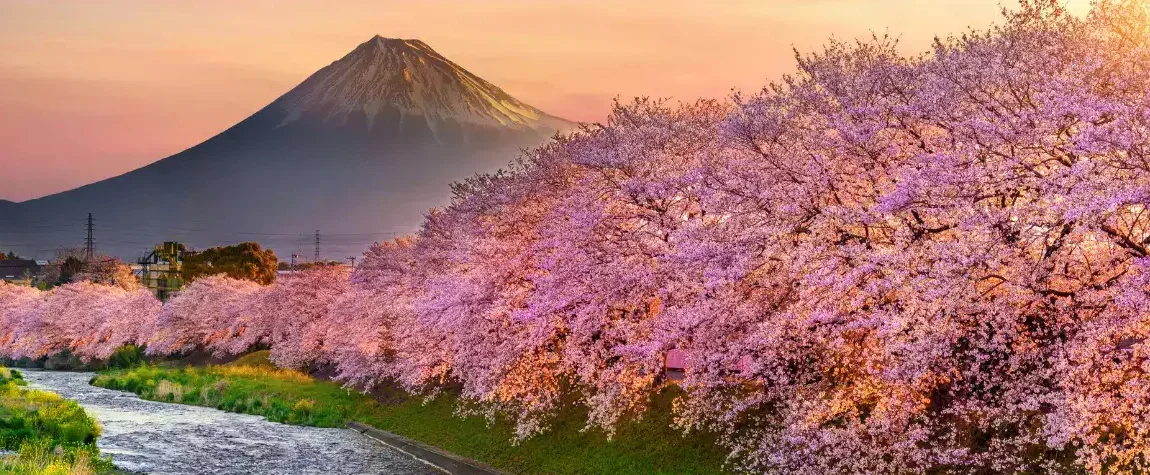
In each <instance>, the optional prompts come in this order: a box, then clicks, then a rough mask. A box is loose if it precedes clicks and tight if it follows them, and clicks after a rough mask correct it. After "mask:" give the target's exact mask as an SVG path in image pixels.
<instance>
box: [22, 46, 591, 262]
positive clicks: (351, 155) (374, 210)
mask: <svg viewBox="0 0 1150 475" xmlns="http://www.w3.org/2000/svg"><path fill="white" fill-rule="evenodd" d="M573 127H574V124H572V123H571V122H568V121H566V120H563V119H560V118H558V117H554V116H551V115H548V114H547V113H545V112H543V111H541V110H539V109H536V108H535V107H532V106H530V105H528V104H526V103H524V102H522V101H520V100H518V99H516V98H514V97H512V96H511V95H509V94H507V93H506V92H504V91H503V90H502V89H500V88H498V87H496V86H495V85H493V84H491V83H490V82H487V81H485V80H483V79H482V78H480V77H478V76H476V75H474V74H472V73H470V72H468V71H467V70H465V69H463V68H462V67H460V66H459V65H457V64H455V63H454V62H452V61H450V60H448V59H447V58H445V57H443V56H442V55H440V54H439V53H437V52H436V51H435V50H433V49H432V48H431V47H430V46H428V45H427V44H426V43H424V42H422V41H419V40H410V39H406V40H405V39H391V38H383V37H379V36H376V37H373V38H371V39H370V40H368V41H367V42H365V43H363V44H360V45H359V46H358V47H356V48H355V49H354V50H353V51H352V52H350V53H348V54H347V55H346V56H344V57H343V58H340V59H339V60H337V61H335V62H333V63H331V64H330V65H328V66H326V67H324V68H322V69H320V70H319V71H317V72H315V73H314V74H312V75H311V76H310V77H308V78H307V79H306V80H304V82H303V83H301V84H300V85H299V86H297V87H295V88H294V89H292V90H290V91H288V92H287V93H286V94H284V95H283V96H281V97H279V98H278V99H276V100H275V101H273V102H272V103H271V104H269V105H267V106H266V107H264V108H263V109H260V110H259V111H257V112H256V113H255V114H253V115H251V116H250V117H248V118H247V119H245V120H243V121H242V122H240V123H238V124H236V125H234V126H232V127H231V128H229V129H227V130H225V131H223V132H221V133H220V134H218V135H216V136H214V137H212V138H210V139H208V140H206V141H204V142H203V143H200V144H199V145H196V146H194V147H192V148H189V149H187V150H185V151H183V152H180V153H177V154H175V155H173V156H170V157H167V158H164V159H162V160H159V161H156V162H153V163H151V164H149V165H147V166H144V167H142V168H139V169H136V170H133V171H130V172H128V173H125V174H123V175H120V176H116V177H113V178H109V179H106V180H103V181H99V182H96V183H92V184H89V185H86V186H83V187H80V188H76V189H73V190H69V191H65V192H62V193H57V194H54V195H49V196H45V197H42V198H37V199H33V200H28V201H24V202H20V203H11V202H5V203H0V248H4V249H5V250H8V249H11V250H14V251H16V252H17V254H21V255H28V256H44V257H46V256H50V255H51V254H52V252H53V250H54V249H56V248H61V247H78V246H80V245H81V244H82V243H83V242H84V237H85V229H84V220H85V218H86V217H87V214H88V213H92V214H93V216H94V218H95V231H94V234H95V239H96V246H97V249H98V250H99V251H100V252H102V253H106V254H111V255H117V256H121V257H124V258H134V257H136V256H137V255H140V254H142V253H145V252H146V251H147V250H149V249H150V248H151V247H152V246H153V245H154V244H156V243H159V242H163V241H180V242H185V243H187V244H189V245H191V246H194V247H200V248H203V247H208V246H214V245H219V244H229V243H235V242H240V241H248V240H251V241H257V242H260V243H262V244H264V245H265V246H267V247H271V248H273V249H275V251H276V253H277V255H279V256H280V257H281V259H285V260H286V258H287V256H289V255H290V254H293V253H298V254H300V255H303V256H308V257H310V256H311V255H312V253H313V252H314V246H315V244H314V241H315V232H316V230H319V233H320V239H319V240H320V246H319V247H320V249H321V251H320V252H321V254H322V256H321V257H322V258H326V259H343V258H345V257H347V256H355V255H358V254H359V253H360V252H362V250H363V249H364V248H365V247H366V246H367V245H369V244H370V243H371V242H374V241H377V240H381V239H386V238H388V237H390V236H391V235H392V233H397V234H402V233H408V232H412V231H415V230H416V229H418V225H419V223H420V222H421V221H422V218H423V213H425V212H426V211H427V210H428V209H430V208H433V207H436V206H443V205H445V204H447V203H448V201H449V198H450V189H449V184H450V183H451V182H453V181H456V180H459V179H462V178H465V177H467V176H470V175H472V174H475V173H480V172H490V171H494V170H495V169H497V168H499V167H501V166H504V165H506V164H508V163H509V162H510V161H511V160H513V159H514V158H515V156H516V154H517V153H519V151H520V150H521V149H523V148H528V147H534V146H537V145H540V144H542V143H543V142H545V141H546V140H548V139H549V138H550V137H551V136H553V135H554V134H555V133H556V132H560V131H564V130H569V129H571V128H573Z"/></svg>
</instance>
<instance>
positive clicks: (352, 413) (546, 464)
mask: <svg viewBox="0 0 1150 475" xmlns="http://www.w3.org/2000/svg"><path fill="white" fill-rule="evenodd" d="M266 354H267V353H266V352H257V353H253V355H256V356H254V357H252V359H255V360H258V359H260V356H263V357H264V358H266ZM265 361H266V360H265ZM93 384H95V385H97V386H101V387H106V388H110V389H118V390H127V391H132V392H135V393H137V394H140V395H142V396H143V397H145V398H147V399H153V400H160V401H174V402H184V403H188V404H196V405H202V406H209V407H217V408H219V409H223V410H228V411H234V412H242V413H248V414H257V415H262V416H265V417H268V418H269V419H271V420H273V421H279V422H291V423H296V424H306V425H315V426H321V427H343V426H344V425H345V424H346V422H348V421H351V420H355V421H361V422H364V423H368V424H370V425H373V426H375V427H379V428H382V429H385V430H388V431H391V432H394V433H397V434H401V435H404V436H407V437H411V438H413V439H416V440H420V441H422V442H424V443H428V444H432V445H434V446H437V447H442V448H444V449H446V450H450V451H451V452H453V453H457V454H461V455H464V456H467V457H471V458H474V459H477V460H481V461H484V462H486V463H490V464H493V465H495V466H497V467H500V468H502V469H505V470H508V471H510V472H513V473H551V474H557V475H558V474H576V473H578V474H616V473H633V474H644V473H649V474H678V473H692V474H700V475H701V474H717V473H721V470H720V467H721V465H722V463H723V456H722V454H721V452H719V451H718V450H716V447H715V446H714V445H713V441H712V440H709V439H706V438H695V437H692V438H684V437H683V436H682V435H681V434H679V433H677V432H675V431H674V430H671V429H670V427H669V423H670V418H671V408H670V400H671V396H673V394H662V395H658V396H656V397H655V399H654V404H655V406H656V408H655V409H653V410H652V414H651V415H650V417H648V418H647V419H645V420H643V421H635V422H631V423H627V424H624V425H623V427H621V428H620V429H619V433H618V435H617V437H616V438H615V440H614V441H612V442H610V443H608V442H607V438H606V435H605V434H604V433H602V432H598V431H584V430H582V429H583V428H584V424H583V422H582V421H583V420H584V419H585V417H586V413H585V411H584V412H580V411H578V410H569V411H567V412H565V413H563V414H561V415H560V416H559V421H557V423H556V427H555V430H553V431H551V432H549V433H548V434H544V435H541V436H539V437H536V438H533V439H531V440H528V441H525V442H523V443H522V444H519V445H517V446H510V445H509V444H507V440H508V438H509V437H511V436H512V427H511V426H510V425H509V424H507V423H506V422H505V421H497V422H496V423H495V424H494V425H489V424H488V422H487V421H486V420H484V419H483V418H479V417H471V418H459V417H457V416H456V414H455V410H456V407H457V405H458V399H457V398H456V397H455V396H454V395H451V394H444V395H441V396H440V397H438V398H436V399H434V400H430V401H424V400H422V399H421V398H409V397H405V396H404V395H403V394H402V393H401V392H400V391H398V390H394V389H393V390H392V393H391V394H389V395H387V396H386V397H382V399H384V400H387V401H389V402H385V403H380V402H379V401H378V400H377V399H375V398H373V397H371V396H368V395H363V394H360V393H358V392H355V391H347V390H346V389H344V388H341V387H340V386H339V385H337V384H333V383H330V382H326V381H317V380H314V379H311V378H310V377H308V376H306V375H304V374H302V373H299V372H295V371H286V370H275V369H274V368H267V367H266V366H263V367H251V366H243V365H237V364H235V363H233V364H229V365H227V366H216V367H207V368H185V369H172V368H157V367H141V368H136V369H132V370H127V371H111V372H105V373H102V374H100V375H98V376H96V377H95V378H94V379H93ZM177 395H178V398H177Z"/></svg>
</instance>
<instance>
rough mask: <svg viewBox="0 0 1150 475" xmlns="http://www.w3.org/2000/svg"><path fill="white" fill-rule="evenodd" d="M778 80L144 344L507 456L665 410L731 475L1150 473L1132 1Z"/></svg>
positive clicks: (0, 304) (1140, 58) (90, 316)
mask: <svg viewBox="0 0 1150 475" xmlns="http://www.w3.org/2000/svg"><path fill="white" fill-rule="evenodd" d="M798 66H799V67H798V72H797V73H796V74H794V75H792V76H788V77H785V78H784V80H783V81H782V82H780V83H776V84H771V85H768V86H767V87H766V88H764V89H763V90H762V91H759V92H757V93H754V94H749V95H743V94H735V95H734V96H733V97H732V98H731V99H730V100H729V101H707V100H704V101H699V102H696V103H691V104H684V105H678V106H673V105H669V104H668V103H666V102H663V101H653V100H645V99H640V100H637V101H635V102H633V103H629V104H617V105H616V107H615V109H614V111H613V113H612V115H611V116H610V118H609V119H608V121H607V122H606V123H604V124H599V125H597V126H594V127H591V126H588V127H585V128H584V130H582V131H581V132H579V133H576V134H573V135H570V136H560V137H556V139H555V140H554V141H552V142H551V143H550V144H548V145H546V146H544V147H542V148H540V149H537V150H534V151H531V152H529V153H526V154H525V155H524V156H523V157H522V158H521V159H520V160H519V161H517V162H516V163H514V164H513V165H512V166H511V167H510V169H509V170H506V171H503V172H499V173H496V174H492V175H481V176H476V177H473V178H471V179H469V180H467V181H465V182H462V183H459V184H457V185H455V186H454V188H453V192H454V197H453V200H452V202H451V204H450V205H449V206H447V207H446V208H444V209H438V210H434V211H432V212H431V213H429V214H428V216H427V219H426V221H425V223H424V225H423V227H422V228H421V230H420V231H419V232H418V233H417V234H416V235H414V236H410V237H405V238H401V239H397V240H394V241H389V242H384V243H377V244H376V245H374V246H372V247H371V248H370V249H369V250H368V252H367V253H366V254H365V255H364V258H363V259H362V260H361V263H360V265H359V266H358V267H356V269H355V271H354V272H353V273H352V274H351V276H350V279H345V277H346V271H345V270H341V269H337V268H324V269H312V270H309V271H307V272H303V273H298V274H297V275H294V276H293V277H292V278H290V279H284V282H276V283H275V284H273V285H272V286H269V287H268V288H266V289H264V290H260V291H258V292H252V293H251V294H250V298H246V299H245V298H240V299H239V301H238V302H236V303H235V305H236V308H242V309H245V310H243V311H233V310H232V308H233V307H232V306H231V304H228V305H226V306H218V305H216V306H213V305H215V304H214V303H212V304H209V303H208V302H207V301H205V302H204V303H202V304H197V305H203V308H204V309H205V310H208V309H211V311H210V312H209V314H210V315H212V316H211V317H210V318H209V319H208V325H209V326H210V327H207V328H204V327H199V326H196V325H175V326H170V327H169V326H167V324H165V325H162V326H161V328H159V329H157V330H156V331H155V332H153V334H162V332H164V331H173V332H175V333H176V337H175V338H174V339H173V340H172V341H178V342H187V343H179V345H184V344H188V345H202V346H205V347H207V348H220V349H223V351H226V352H229V353H236V352H239V351H243V350H245V349H247V348H251V347H253V346H257V345H269V346H270V348H271V359H272V361H273V362H275V363H277V364H279V365H282V366H286V367H289V368H302V367H314V368H323V369H328V368H332V369H334V372H335V374H336V377H337V378H338V379H339V380H340V381H342V382H344V383H345V384H347V385H349V386H351V387H357V388H363V389H367V390H371V389H374V388H377V387H380V385H381V384H383V385H386V384H388V383H393V382H394V383H397V384H399V385H401V386H402V387H403V388H404V389H405V390H407V391H409V392H411V393H414V394H419V395H428V396H434V395H437V394H441V393H450V394H452V395H453V396H456V397H457V398H458V401H459V403H460V405H459V411H460V413H461V414H464V415H480V416H483V418H484V419H486V420H489V421H509V424H510V426H511V427H513V439H514V441H515V442H516V443H520V444H527V443H530V441H531V440H532V438H533V437H542V436H543V435H541V434H546V433H547V431H548V429H554V428H555V427H556V425H557V424H558V423H559V421H560V420H561V414H564V413H565V411H568V410H570V409H571V408H574V407H583V408H586V412H585V414H584V421H583V422H584V423H585V424H586V425H587V426H588V427H589V428H590V430H596V431H602V432H603V433H605V434H607V435H608V436H610V435H614V434H617V433H619V432H618V431H620V430H621V428H622V427H623V426H624V425H625V424H626V423H627V421H631V420H634V419H636V418H638V417H643V416H644V415H649V414H650V410H651V407H652V406H651V401H652V395H654V394H661V393H663V391H666V390H667V388H668V386H671V385H673V386H678V387H680V388H681V390H682V392H681V393H680V394H678V395H677V396H675V397H674V401H673V407H674V415H675V417H674V425H675V427H676V429H678V430H681V431H684V432H689V433H694V432H702V433H717V434H719V439H720V443H721V444H722V445H723V446H724V447H726V449H727V450H729V453H730V456H731V460H732V461H733V463H734V464H735V465H736V466H737V467H738V468H741V469H745V470H746V471H749V472H766V473H780V474H792V473H795V474H822V473H839V474H863V473H884V474H917V473H971V474H980V473H1008V474H1033V473H1098V474H1101V473H1106V474H1115V475H1123V474H1138V473H1146V472H1147V471H1150V466H1148V464H1150V418H1147V417H1145V414H1147V413H1148V412H1150V372H1148V369H1150V365H1148V364H1147V362H1148V360H1150V342H1148V338H1150V313H1148V311H1147V309H1150V3H1148V2H1147V1H1146V0H1101V1H1099V2H1096V5H1095V6H1094V8H1093V11H1092V13H1091V14H1090V16H1089V17H1088V18H1077V17H1074V16H1071V15H1068V14H1067V13H1066V12H1065V11H1064V10H1063V8H1061V7H1060V6H1059V4H1058V2H1056V1H1054V0H1029V1H1023V2H1022V3H1021V6H1020V8H1019V9H1018V10H1016V11H1012V12H1009V11H1008V12H1007V13H1006V18H1005V23H1004V24H1003V25H1001V26H997V27H993V28H990V29H988V30H986V31H971V32H968V33H966V34H964V35H962V36H954V37H948V38H944V39H939V40H938V41H937V42H936V44H935V45H934V48H933V50H932V51H931V52H930V53H927V54H923V55H920V56H916V57H909V58H908V57H904V56H902V55H900V54H899V48H898V45H897V42H896V41H894V40H892V39H890V38H887V37H875V38H872V39H871V40H868V41H860V42H856V43H850V44H848V43H843V42H839V41H833V42H831V43H830V44H829V45H828V46H827V47H826V48H825V49H824V50H823V51H821V52H818V53H814V54H809V55H801V54H800V55H798ZM221 285H222V286H225V287H226V286H232V285H235V284H221ZM231 291H232V290H228V292H231ZM225 293H226V292H225ZM38 295H39V294H36V293H35V292H34V291H28V290H16V291H14V290H11V289H6V288H4V287H0V323H4V326H3V327H0V343H2V342H4V341H8V342H11V343H10V345H9V347H12V348H15V349H17V351H19V352H22V353H31V354H39V353H48V352H53V351H63V350H65V349H68V348H72V347H77V348H84V347H85V345H84V343H85V342H87V341H88V340H87V339H86V337H85V335H91V334H92V333H91V332H90V331H89V328H94V326H93V323H92V322H93V321H101V322H102V321H105V320H107V317H104V316H102V315H105V313H101V312H100V311H94V310H93V309H98V308H103V304H101V302H107V301H114V299H112V300H108V297H107V296H106V294H105V293H104V292H103V291H97V290H95V289H91V288H85V287H79V286H77V287H71V288H68V289H63V288H61V289H57V290H53V291H52V292H49V293H47V294H46V295H47V298H44V297H41V296H38ZM84 302H89V303H84ZM90 302H95V303H96V304H91V303H90ZM193 307H195V306H193ZM248 309H250V310H248ZM173 311H175V309H173ZM181 311H183V312H184V314H185V315H195V314H196V310H195V309H194V308H193V309H185V310H181ZM60 315H68V317H61V316H60ZM183 320H186V318H184V319H179V318H177V319H174V320H173V321H183ZM9 322H11V323H9ZM85 325H86V326H85ZM9 329H12V330H9ZM217 332H218V335H219V339H218V340H217V339H216V337H215V336H209V337H207V338H205V337H204V335H216V334H217ZM42 335H46V336H42ZM135 337H136V340H135V341H136V342H137V343H138V342H140V341H141V340H142V339H146V338H145V336H143V335H135ZM115 340H116V341H125V342H128V341H133V340H131V339H130V337H129V336H125V337H124V338H118V339H115ZM179 345H177V347H178V346H179ZM672 351H675V353H674V354H675V355H676V356H675V358H674V359H675V360H676V361H681V362H682V363H683V364H684V365H685V368H684V370H683V373H684V376H683V379H682V380H681V381H672V380H671V378H670V374H668V372H667V371H665V366H666V360H667V359H668V355H669V354H671V352H672ZM176 383H179V384H181V385H183V384H184V383H182V382H178V381H176ZM181 388H184V386H181ZM167 389H169V391H168V392H169V393H171V394H175V389H176V388H175V387H171V388H167ZM182 390H183V391H184V392H183V394H184V395H187V394H189V393H188V392H187V391H186V388H184V389H182ZM173 397H174V396H173Z"/></svg>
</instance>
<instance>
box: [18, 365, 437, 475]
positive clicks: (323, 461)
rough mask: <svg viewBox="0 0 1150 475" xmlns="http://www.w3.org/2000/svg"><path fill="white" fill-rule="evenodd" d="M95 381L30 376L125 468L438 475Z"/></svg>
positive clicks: (331, 432) (324, 438)
mask: <svg viewBox="0 0 1150 475" xmlns="http://www.w3.org/2000/svg"><path fill="white" fill-rule="evenodd" d="M92 376H93V374H92V373H68V372H55V371H24V379H25V380H27V381H28V383H29V384H28V385H29V386H30V387H33V388H36V389H43V390H46V391H52V392H54V393H57V394H60V395H61V396H64V397H66V398H68V399H73V400H75V401H77V402H79V403H80V405H82V406H84V409H85V410H87V411H88V413H89V414H91V415H92V416H93V417H95V418H96V419H97V420H99V421H100V424H101V425H102V426H103V428H104V431H103V435H102V436H101V437H100V440H99V446H100V451H101V452H102V453H103V454H104V455H111V456H112V461H113V462H114V463H115V464H116V466H117V467H120V468H122V469H124V470H129V471H133V472H141V473H149V474H157V475H168V474H171V475H198V474H205V475H206V474H212V475H233V474H234V475H241V474H243V475H249V474H283V475H289V474H291V475H305V474H306V475H310V474H315V475H321V474H322V475H335V474H349V475H350V474H397V475H408V474H411V475H424V474H428V475H430V474H438V473H440V472H438V471H435V470H433V469H431V468H430V467H428V466H427V465H424V464H423V463H421V462H419V461H417V460H415V459H413V458H411V457H409V456H407V455H406V454H403V453H401V452H398V451H395V450H392V449H390V448H387V447H385V446H382V445H380V444H378V443H376V442H374V441H372V440H370V439H368V438H366V437H364V436H362V435H360V434H359V433H357V432H355V431H352V430H348V429H323V428H316V427H299V426H290V425H285V424H279V423H275V422H269V421H268V420H267V419H264V418H262V417H257V416H251V415H246V414H233V413H229V412H223V411H219V410H216V409H211V408H205V407H196V406H184V405H179V404H166V403H159V402H152V401H145V400H142V399H140V398H139V397H137V396H136V395H135V394H131V393H126V392H120V391H112V390H108V389H102V388H97V387H94V386H91V385H89V384H88V380H89V379H91V378H92Z"/></svg>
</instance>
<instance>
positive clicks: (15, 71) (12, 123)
mask: <svg viewBox="0 0 1150 475" xmlns="http://www.w3.org/2000/svg"><path fill="white" fill-rule="evenodd" d="M1000 3H1002V2H1000V0H760V1H736V0H718V1H715V2H702V1H681V0H626V1H602V0H579V1H568V0H548V1H539V0H489V1H434V0H432V1H390V0H388V1H380V0H360V1H332V0H325V1H304V0H276V1H273V0H261V1H244V2H236V1H232V0H201V1H195V2H177V1H154V0H115V1H112V0H104V1H99V2H93V1H89V0H53V1H28V0H0V51H3V53H2V54H0V170H2V171H0V199H8V200H13V201H20V200H25V199H29V198H34V197H38V196H42V195H45V194H50V193H55V192H58V191H63V190H66V189H70V188H74V187H76V186H80V185H83V184H86V183H90V182H92V181H96V180H99V179H102V178H106V177H109V176H114V175H118V174H120V173H123V172H126V171H129V170H131V169H134V168H137V167H140V166H142V165H145V164H147V163H149V162H152V161H155V160H158V159H160V158H164V157H166V156H168V155H171V154H173V153H176V152H179V151H180V150H183V149H185V148H187V147H190V146H193V145H195V144H197V143H199V142H200V141H202V140H204V139H207V138H208V137H210V136H212V135H214V134H216V133H218V132H220V131H222V130H223V129H225V128H227V127H228V126H230V125H232V124H234V123H236V122H238V121H240V120H242V119H243V118H245V117H246V116H248V115H249V114H251V113H252V112H255V111H256V110H258V109H259V108H260V107H263V106H264V105H266V104H267V103H269V102H271V101H272V100H274V99H275V98H276V97H277V96H279V95H280V94H282V93H284V92H287V91H288V90H289V89H291V88H292V87H293V86H295V85H296V84H298V83H299V82H300V81H302V80H303V79H304V78H305V77H307V76H308V75H309V74H311V73H312V72H314V71H315V70H317V69H319V68H321V67H323V66H325V65H327V64H328V63H330V62H332V61H334V60H336V59H338V58H340V57H341V56H343V55H344V54H346V53H347V52H349V51H351V50H352V49H353V48H354V47H355V46H356V45H357V44H359V43H362V42H363V41H366V40H367V39H369V38H370V37H372V35H375V34H380V35H383V36H387V37H402V38H419V39H422V40H423V41H425V42H427V43H428V44H429V45H431V46H432V47H433V48H435V49H436V50H437V51H439V52H440V53H441V54H443V55H444V56H446V57H448V58H450V59H452V60H453V61H455V62H457V63H459V64H460V65H462V66H463V67H465V68H467V69H468V70H470V71H471V72H473V73H475V74H477V75H479V76H481V77H483V78H485V79H487V80H489V81H491V82H492V83H494V84H496V85H498V86H500V87H502V88H503V89H504V90H506V91H507V92H509V93H511V94H512V95H514V96H516V97H518V98H519V99H521V100H524V101H526V102H527V103H530V104H532V105H534V106H536V107H539V108H540V109H543V110H545V111H547V112H550V113H552V114H554V115H558V116H561V117H565V118H568V119H572V120H582V121H596V120H600V119H602V118H603V117H604V116H605V115H606V112H607V110H608V107H609V104H610V102H611V99H612V98H614V97H616V96H619V97H622V98H630V97H634V96H638V95H649V96H658V97H672V98H675V99H681V100H691V99H694V98H696V97H700V96H708V97H716V96H724V95H727V94H729V93H730V92H731V90H732V88H735V89H741V90H745V91H750V90H755V89H758V88H760V87H762V86H763V85H764V84H766V83H767V82H769V81H772V80H775V79H777V78H778V77H779V76H780V75H782V74H784V73H787V72H789V71H792V70H793V68H794V54H793V51H792V48H798V49H799V50H801V51H810V50H812V49H813V48H816V47H818V46H819V45H821V44H823V43H825V41H826V40H827V39H828V38H829V37H831V36H832V35H833V36H837V37H839V38H845V39H850V38H855V37H860V36H866V35H869V34H870V32H871V31H875V32H879V33H882V32H887V31H889V32H890V33H892V34H895V35H899V36H900V37H901V38H902V42H903V43H902V44H903V47H904V49H905V50H906V51H907V52H908V53H910V52H920V51H925V50H926V49H927V48H928V47H929V44H930V41H931V38H932V37H933V36H935V35H945V34H948V33H960V32H962V31H963V30H964V29H966V28H967V27H970V26H974V27H979V28H982V27H985V26H987V25H989V24H991V23H992V22H997V21H999V19H1000V14H999V5H1000ZM1087 4H1088V0H1070V3H1069V6H1070V8H1071V9H1072V10H1073V11H1075V12H1076V13H1082V12H1084V11H1085V10H1086V9H1087Z"/></svg>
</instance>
